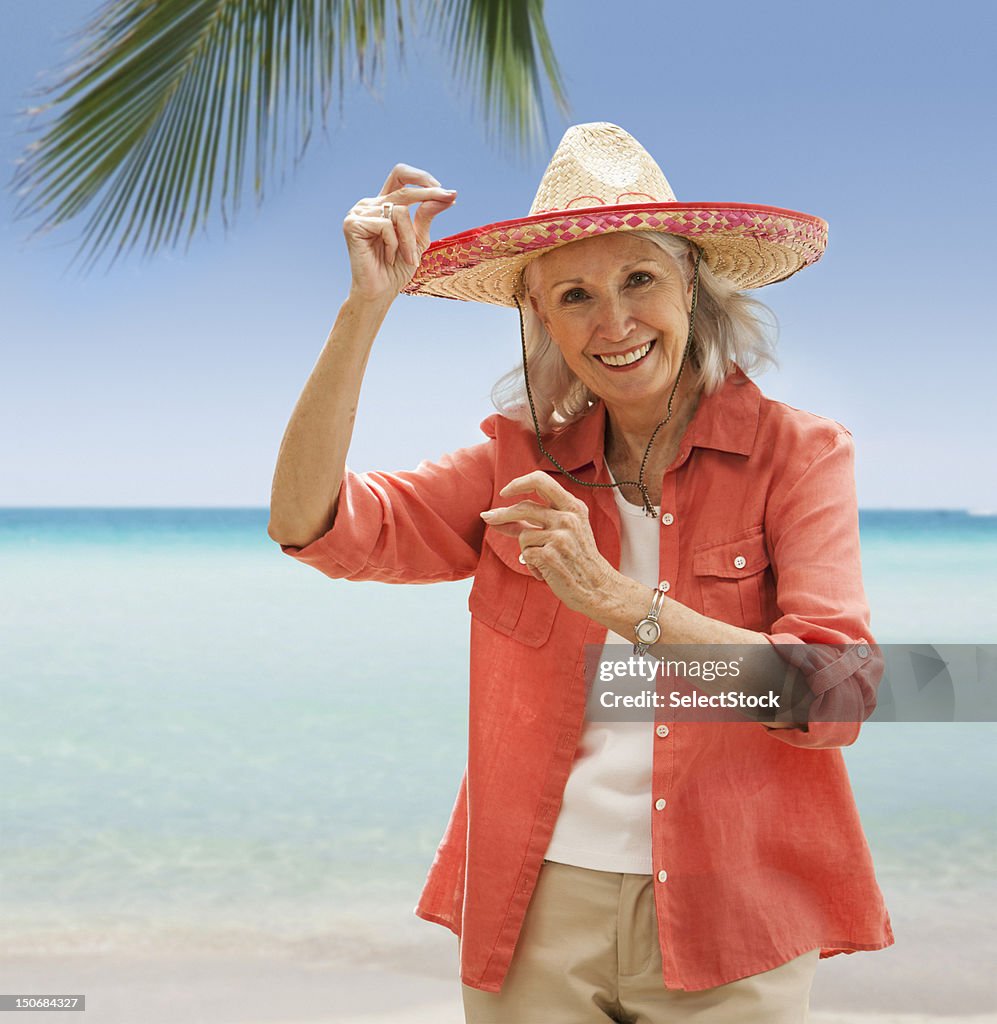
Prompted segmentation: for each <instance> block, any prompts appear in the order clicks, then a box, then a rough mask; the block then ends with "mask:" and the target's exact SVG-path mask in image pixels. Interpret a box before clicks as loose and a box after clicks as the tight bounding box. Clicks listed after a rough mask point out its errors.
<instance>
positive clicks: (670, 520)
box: [661, 512, 675, 526]
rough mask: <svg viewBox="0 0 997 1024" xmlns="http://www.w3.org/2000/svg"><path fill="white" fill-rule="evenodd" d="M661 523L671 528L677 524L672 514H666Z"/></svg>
mask: <svg viewBox="0 0 997 1024" xmlns="http://www.w3.org/2000/svg"><path fill="white" fill-rule="evenodd" d="M661 521H662V523H664V525H665V526H671V525H672V523H674V522H675V516H673V515H672V514H671V512H666V513H665V514H664V515H663V516H662V517H661Z"/></svg>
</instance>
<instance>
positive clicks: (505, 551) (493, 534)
mask: <svg viewBox="0 0 997 1024" xmlns="http://www.w3.org/2000/svg"><path fill="white" fill-rule="evenodd" d="M485 543H486V544H487V545H488V546H489V547H490V548H491V549H492V551H494V552H495V554H496V555H498V556H499V558H500V559H501V560H502V561H503V562H504V563H505V564H506V565H507V566H508V567H509V568H510V569H512V570H513V572H518V573H519V574H520V575H522V576H529V577H530V578H531V579H535V577H534V576H533V573H531V572H530V567H529V566H528V565H525V564H524V563H523V562H521V561H520V560H519V556H520V554H521V553H522V550H523V549H522V548H521V547H520V546H519V538H518V537H510V536H509V535H508V534H505V533H499V532H498V530H493V529H492V528H491V527H490V526H486V527H485Z"/></svg>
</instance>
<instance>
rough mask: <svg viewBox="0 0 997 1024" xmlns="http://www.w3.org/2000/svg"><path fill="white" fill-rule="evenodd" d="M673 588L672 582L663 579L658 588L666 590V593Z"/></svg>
mask: <svg viewBox="0 0 997 1024" xmlns="http://www.w3.org/2000/svg"><path fill="white" fill-rule="evenodd" d="M671 589H672V585H671V584H670V583H669V582H668V580H662V581H661V582H660V583H659V584H658V590H663V591H664V592H665V593H666V594H667V593H668V591H669V590H671Z"/></svg>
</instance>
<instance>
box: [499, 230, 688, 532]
mask: <svg viewBox="0 0 997 1024" xmlns="http://www.w3.org/2000/svg"><path fill="white" fill-rule="evenodd" d="M696 251H697V254H698V255H697V256H696V270H695V274H694V276H693V284H692V306H691V308H690V310H689V336H688V338H687V339H686V343H685V351H684V352H683V353H682V362H681V363H679V372H678V373H677V374H676V375H675V383H674V384H673V385H672V391H671V394H670V395H669V396H668V415H667V416H665V418H664V419H663V420H662V421H661V422H660V423H659V424H658V425H657V426H656V427H655V428H654V430H653V431H652V432H651V438H650V440H649V441H648V442H647V448H645V449H644V458H643V459H641V462H640V472H639V473H638V475H637V479H636V480H618V481H616V482H615V483H611V484H600V483H590V482H589V481H587V480H579V479H578V477H577V476H575V475H574V474H573V473H571V472H569V471H568V470H566V469H565V468H564V466H562V465H561V464H560V462H558V461H557V459H555V458H554V456H553V455H551V454H550V452H549V451H547V449H546V448H544V444H543V439H542V438H541V436H540V424H539V422H538V421H537V410H536V406H535V405H534V404H533V389H532V388H531V387H530V374H529V370H528V368H527V365H526V328H525V326H524V324H523V307H522V306H521V305H520V303H519V297H518V296H513V300H514V301H515V303H516V308H517V309H518V310H519V338H520V341H521V342H522V346H523V379H524V380H525V382H526V397H527V398H528V399H529V403H530V413H531V415H532V416H533V427H534V429H535V430H536V434H537V447H538V448H539V449H540V454H541V455H543V456H544V457H545V458H547V459H548V460H550V462H552V463H553V464H554V465H555V466H556V467H557V469H558V471H559V472H561V473H564V474H565V475H566V476H569V477H571V479H572V480H574V481H575V483H576V484H581V485H582V486H583V487H636V488H638V490H639V491H640V493H641V497H642V499H643V501H644V513H645V515H648V516H650V517H651V518H652V519H656V518H657V515H658V513H657V512H655V511H654V505H652V504H651V495H650V494H649V493H648V490H647V485H646V484H645V483H644V470H645V468H646V467H647V460H648V457H649V456H650V454H651V445H653V444H654V439H655V437H657V435H658V431H659V430H660V429H661V428H662V427H663V426H665V424H666V423H668V421H669V420H670V419H671V418H672V400H673V399H674V398H675V392H676V391H677V390H678V386H679V381H680V380H681V379H682V372H683V370H685V364H686V361H687V360H688V358H689V353H690V352H691V351H692V333H693V325H694V324H695V320H696V300H697V299H698V298H699V264H700V261H701V260H702V258H703V250H702V249H700V248H699V246H696Z"/></svg>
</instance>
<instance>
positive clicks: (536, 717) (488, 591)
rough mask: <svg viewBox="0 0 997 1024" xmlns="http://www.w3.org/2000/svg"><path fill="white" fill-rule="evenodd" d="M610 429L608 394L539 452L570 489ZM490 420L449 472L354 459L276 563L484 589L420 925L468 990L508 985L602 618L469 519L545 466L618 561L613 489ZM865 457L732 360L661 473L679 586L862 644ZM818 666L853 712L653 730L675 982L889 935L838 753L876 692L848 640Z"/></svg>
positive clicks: (602, 471)
mask: <svg viewBox="0 0 997 1024" xmlns="http://www.w3.org/2000/svg"><path fill="white" fill-rule="evenodd" d="M605 425H606V410H605V406H604V405H603V403H602V402H598V403H597V404H595V405H594V406H593V407H592V408H591V409H590V410H589V412H588V413H587V414H586V415H585V416H584V417H583V418H582V419H581V420H579V421H577V422H576V423H574V424H572V425H570V426H569V427H567V428H563V429H562V430H561V431H560V432H558V433H557V434H556V435H551V436H550V437H549V438H547V439H545V447H546V448H547V450H548V451H549V452H550V453H551V454H552V455H553V456H554V457H555V458H556V459H557V460H558V461H559V462H560V463H561V465H562V466H564V467H565V468H566V469H568V470H570V471H571V472H572V473H574V474H575V475H576V476H578V477H579V478H580V479H582V480H587V481H599V482H606V483H608V482H610V480H609V472H608V468H607V466H606V463H605V461H604V458H603V443H604V436H605V434H604V431H605ZM481 428H482V430H483V431H484V433H485V435H486V436H487V440H486V441H484V442H482V443H480V444H476V445H472V446H469V447H466V448H461V449H459V450H457V451H455V452H453V453H452V454H449V455H446V456H444V457H442V458H441V459H440V461H439V462H435V463H433V462H429V461H423V462H421V463H420V464H419V466H418V467H416V468H415V469H413V470H408V471H401V472H395V473H384V472H369V473H354V472H352V471H350V470H347V472H346V475H345V478H344V480H343V483H342V485H341V489H340V493H339V505H338V511H337V516H336V519H335V522H334V524H333V526H332V528H331V529H330V530H329V531H328V532H327V533H326V534H325V535H324V536H322V537H319V538H318V539H316V540H315V541H313V542H312V543H310V544H308V545H307V546H305V547H303V548H297V547H294V546H291V545H282V550H283V551H285V552H286V553H287V554H289V555H291V556H293V557H294V558H297V559H299V560H300V561H302V562H305V563H307V564H308V565H312V566H314V567H315V568H316V569H318V570H320V571H321V572H323V573H325V574H326V575H327V576H331V577H333V578H339V579H350V580H380V581H383V582H387V583H431V582H435V581H442V580H458V579H464V578H467V577H471V576H473V577H474V582H473V585H472V587H471V591H470V595H469V598H468V607H469V610H470V613H471V638H470V661H471V664H470V696H469V700H470V706H469V730H468V753H467V766H466V769H465V772H464V776H463V778H462V780H461V785H460V789H459V792H458V796H457V799H456V802H455V805H454V808H453V811H452V814H451V817H450V821H449V824H448V825H447V829H446V832H445V834H444V836H443V838H442V840H441V842H440V844H439V848H438V850H437V853H436V856H435V858H434V860H433V863H432V866H431V867H430V870H429V873H428V877H427V880H426V883H425V887H424V889H423V891H422V894H421V896H420V899H419V902H418V905H417V906H416V907H415V913H416V914H417V915H418V916H420V917H422V918H424V919H426V920H428V921H435V922H437V923H438V924H442V925H445V926H446V927H447V928H449V929H451V930H452V931H453V932H454V933H455V934H457V935H458V936H459V937H460V972H461V980H462V981H463V983H464V984H466V985H469V986H471V987H473V988H478V989H482V990H484V991H488V992H497V991H499V990H500V987H501V984H502V981H503V979H504V977H505V975H506V972H507V970H508V967H509V964H510V962H511V960H512V956H513V951H514V949H515V946H516V941H517V938H518V936H519V933H520V929H521V926H522V923H523V918H524V916H525V914H526V909H527V906H528V904H529V902H530V897H531V895H532V892H533V888H534V885H535V883H536V879H537V875H538V873H539V871H540V866H541V863H542V861H543V858H544V853H545V851H546V849H547V844H548V842H549V840H550V837H551V833H552V832H553V828H554V823H555V820H556V819H557V815H558V809H559V807H560V802H561V796H562V793H563V791H564V786H565V782H566V780H567V777H568V774H569V771H570V769H571V764H572V760H573V757H574V754H575V750H576V747H577V744H578V739H579V736H580V734H581V730H582V728H583V725H584V716H585V704H586V686H587V684H586V681H585V664H584V663H585V657H584V652H585V647H586V645H588V644H597V645H601V644H602V643H603V642H604V640H605V637H606V634H607V629H606V627H605V626H601V625H599V624H598V623H597V622H595V621H594V620H592V619H589V618H587V617H586V616H584V615H583V614H581V613H580V612H576V611H573V610H571V609H569V608H568V607H567V606H566V605H564V604H563V603H562V602H561V601H560V600H559V598H557V597H556V595H555V594H554V593H553V592H552V591H551V589H550V588H549V587H548V585H547V584H546V583H545V582H543V581H542V580H539V579H536V578H534V577H533V576H532V575H531V574H530V572H529V570H528V569H527V568H526V566H524V565H522V564H521V563H520V562H519V558H518V556H519V551H520V548H519V541H518V539H517V538H515V537H507V536H504V535H501V534H498V533H496V532H495V531H494V530H490V529H486V527H485V525H484V522H483V521H482V519H481V518H480V516H479V513H480V512H481V511H483V510H484V509H488V508H495V507H500V506H503V505H509V504H513V503H515V502H516V501H517V500H518V496H512V497H510V498H504V497H500V496H499V494H498V491H499V489H500V488H501V487H503V486H504V485H505V484H506V483H507V482H508V481H509V480H511V479H513V477H517V476H521V475H523V474H524V473H527V472H530V471H531V470H534V469H537V468H540V469H546V470H549V471H552V472H554V473H555V479H557V480H558V482H559V483H561V485H562V486H564V487H565V488H566V489H567V490H569V491H571V492H572V493H573V494H576V495H577V496H578V497H580V498H581V499H582V500H583V501H585V502H586V503H587V504H588V506H589V510H590V515H589V520H590V523H591V526H592V530H593V533H594V535H595V538H596V543H597V545H598V547H599V549H600V551H601V552H602V554H603V555H604V557H605V558H606V559H607V560H608V561H609V562H610V563H611V564H612V565H614V566H615V567H618V566H619V557H620V523H619V510H618V509H617V508H616V504H615V502H614V500H613V496H612V494H610V493H609V490H608V489H603V488H586V487H580V486H578V485H577V484H575V483H574V482H573V481H571V480H570V479H568V478H567V477H565V476H564V475H563V474H561V473H557V471H556V470H555V469H554V467H553V465H552V464H551V463H549V462H548V461H547V460H546V459H545V458H544V456H543V455H541V454H540V452H539V451H538V450H537V444H536V437H535V434H534V433H533V432H532V431H530V430H528V429H526V428H525V427H523V426H522V425H519V424H517V423H515V422H514V421H512V420H511V419H509V418H507V417H504V416H501V415H499V414H497V413H496V414H493V415H491V416H489V417H488V418H487V419H485V420H484V421H483V422H482V424H481ZM853 460H854V449H853V444H852V438H851V435H850V434H849V432H848V431H847V430H846V429H845V428H844V427H842V426H841V425H840V424H838V423H836V422H834V421H832V420H828V419H824V418H822V417H818V416H814V415H812V414H810V413H806V412H801V411H799V410H797V409H794V408H791V407H790V406H787V405H785V404H782V403H780V402H775V401H772V400H769V399H767V398H765V397H764V396H763V395H762V393H761V391H760V390H759V389H758V387H757V386H756V385H755V384H754V383H753V382H752V381H750V380H749V379H748V378H747V377H746V376H745V375H744V373H743V372H741V371H740V370H739V369H737V370H735V371H733V372H732V373H731V374H730V376H728V378H727V380H726V381H725V383H724V384H723V385H722V386H721V388H719V389H718V390H717V391H716V392H715V393H714V394H713V395H709V396H704V397H703V398H702V399H701V400H700V403H699V407H698V408H697V410H696V413H695V415H694V418H693V419H692V421H691V422H690V424H689V426H688V427H687V429H686V432H685V435H684V437H683V440H682V442H681V445H680V448H679V452H678V455H677V456H676V458H675V460H674V462H673V463H672V465H671V466H669V467H668V469H667V471H666V472H665V474H664V476H663V478H662V497H661V509H662V515H661V518H660V520H659V521H660V523H661V526H660V529H661V534H660V570H661V579H662V580H664V579H667V580H668V581H669V582H670V584H671V589H670V591H669V597H671V598H674V599H675V600H677V601H680V602H682V603H683V604H686V605H688V606H689V607H690V608H693V609H694V610H696V611H698V612H700V613H702V614H705V615H707V616H710V617H712V618H716V619H720V620H722V621H724V622H728V623H733V624H734V625H736V626H741V627H744V628H746V629H751V630H756V631H759V632H762V633H764V634H765V636H766V638H767V639H769V640H770V641H771V642H773V643H774V644H780V645H782V644H793V645H802V644H805V643H806V644H853V645H854V644H857V643H859V642H860V641H865V642H869V643H871V636H870V629H869V609H868V607H867V604H866V600H865V595H864V591H863V587H862V579H861V569H860V560H859V534H858V511H857V504H856V496H855V479H854V466H853ZM666 513H667V514H666ZM777 649H779V650H780V651H781V650H785V649H795V650H799V651H801V652H803V651H811V650H813V649H812V648H803V647H802V646H798V647H795V648H777ZM859 649H860V650H861V649H862V648H861V647H860V648H859ZM801 661H802V662H803V663H804V664H806V663H807V661H808V659H806V658H803V659H801ZM817 661H818V662H820V663H819V664H814V665H811V666H810V668H809V669H808V671H809V673H810V674H809V675H808V684H809V685H810V687H811V689H812V690H813V692H814V693H815V694H816V695H818V697H819V699H820V700H822V701H823V700H826V701H827V702H828V703H829V704H833V705H838V706H842V707H857V708H859V709H862V708H864V709H865V711H864V712H863V713H859V714H857V715H855V716H854V717H855V720H854V721H847V720H846V721H842V720H840V719H841V718H845V717H846V716H843V715H838V716H825V717H831V718H838V719H839V720H830V721H824V720H820V721H815V720H814V717H815V716H814V715H813V714H812V713H811V719H810V721H809V722H808V723H807V724H805V725H802V726H798V727H795V728H787V729H769V728H767V727H766V726H765V725H764V724H762V723H760V722H755V721H724V722H716V721H712V722H702V721H700V722H697V721H679V722H667V721H661V720H660V719H659V720H658V721H656V722H655V723H650V722H649V723H648V728H653V729H654V730H655V737H654V753H653V765H652V780H653V791H652V797H653V798H659V797H664V798H665V801H666V803H665V806H664V809H663V810H661V811H657V810H655V811H654V812H653V813H652V819H651V820H652V835H651V846H652V855H653V862H654V871H655V883H654V884H655V887H656V891H655V906H656V908H657V916H658V931H659V936H660V942H661V959H662V974H663V981H664V984H665V985H666V986H667V987H669V988H673V989H685V990H699V989H704V988H711V987H713V986H717V985H723V984H726V983H727V982H730V981H734V980H736V979H738V978H743V977H746V976H748V975H751V974H757V973H759V972H761V971H766V970H769V969H771V968H773V967H776V966H778V965H779V964H782V963H785V962H786V961H787V960H790V959H792V958H794V957H797V956H799V955H801V954H802V953H805V952H807V951H808V950H811V949H814V948H815V947H818V946H819V947H820V950H821V954H820V955H821V956H822V957H828V956H832V955H834V954H836V953H852V952H855V951H856V950H872V949H882V948H883V947H885V946H889V945H891V944H892V943H893V941H894V937H893V932H892V928H891V923H890V918H889V915H888V913H887V910H886V907H885V905H884V901H883V896H882V893H881V891H880V889H879V886H878V884H877V882H876V877H875V873H874V870H873V864H872V860H871V857H870V851H869V848H868V844H867V842H866V839H865V835H864V833H863V830H862V825H861V823H860V820H859V815H858V811H857V808H856V805H855V801H854V798H853V795H852V790H851V786H850V783H849V779H848V774H847V771H846V767H845V762H844V758H843V757H842V754H841V750H840V748H841V747H842V746H846V745H848V744H851V743H853V742H854V741H855V739H856V738H857V736H858V733H859V729H860V726H861V723H862V721H864V719H865V717H867V716H868V714H869V713H871V710H872V707H873V706H874V704H875V697H874V687H872V688H871V689H872V696H871V697H870V687H871V683H870V678H869V675H868V673H867V672H865V670H864V669H863V666H862V664H861V663H860V662H859V661H858V660H857V656H856V655H855V654H854V651H853V650H849V651H846V652H845V653H841V654H836V655H834V656H833V657H831V658H830V659H824V660H821V659H817ZM875 681H878V676H877V677H876V679H875V680H873V681H872V682H875Z"/></svg>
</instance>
